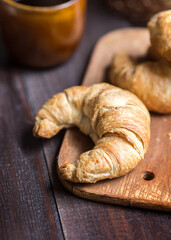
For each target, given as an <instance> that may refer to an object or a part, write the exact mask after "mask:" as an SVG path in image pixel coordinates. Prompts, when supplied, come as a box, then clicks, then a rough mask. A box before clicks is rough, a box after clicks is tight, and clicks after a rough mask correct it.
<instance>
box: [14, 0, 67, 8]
mask: <svg viewBox="0 0 171 240" xmlns="http://www.w3.org/2000/svg"><path fill="white" fill-rule="evenodd" d="M14 1H15V2H18V3H22V4H25V5H29V6H35V7H49V6H55V5H59V4H62V3H66V2H69V1H66V0H14Z"/></svg>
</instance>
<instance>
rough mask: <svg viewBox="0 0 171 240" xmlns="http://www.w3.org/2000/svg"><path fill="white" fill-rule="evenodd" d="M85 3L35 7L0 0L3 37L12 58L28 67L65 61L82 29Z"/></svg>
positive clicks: (76, 1) (81, 0) (79, 0)
mask: <svg viewBox="0 0 171 240" xmlns="http://www.w3.org/2000/svg"><path fill="white" fill-rule="evenodd" d="M85 11H86V0H70V1H68V2H66V3H63V4H60V5H55V6H49V7H34V6H28V5H24V4H20V3H17V2H16V1H13V0H0V23H1V30H2V36H3V39H4V42H5V45H6V47H7V49H8V51H9V53H10V55H11V57H12V58H13V59H14V60H15V61H17V62H18V63H20V64H22V65H26V66H30V67H49V66H54V65H56V64H58V63H61V62H63V61H65V60H66V59H68V58H69V57H70V56H71V54H72V53H73V52H74V50H75V48H76V47H77V45H78V43H79V41H80V39H81V36H82V33H83V28H84V22H85Z"/></svg>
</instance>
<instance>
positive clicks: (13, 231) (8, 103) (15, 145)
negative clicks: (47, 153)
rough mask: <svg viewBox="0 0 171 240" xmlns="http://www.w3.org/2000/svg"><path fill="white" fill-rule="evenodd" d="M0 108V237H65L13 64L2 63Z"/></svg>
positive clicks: (22, 86)
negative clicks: (4, 66) (3, 64)
mask: <svg viewBox="0 0 171 240" xmlns="http://www.w3.org/2000/svg"><path fill="white" fill-rule="evenodd" d="M0 109H1V111H0V129H1V134H0V142H1V144H0V153H1V154H0V238H1V239H33V238H34V239H49V238H53V239H63V233H62V230H61V224H60V220H59V217H58V213H57V209H56V205H55V201H54V197H53V194H52V189H51V183H50V181H49V177H48V172H47V169H46V163H45V160H44V156H43V152H42V150H41V145H40V142H39V141H38V140H36V139H34V138H33V136H32V133H31V129H32V121H33V118H32V113H31V109H30V107H29V105H28V101H27V99H26V97H25V89H24V85H23V81H22V79H21V75H20V74H19V73H18V71H16V70H14V69H10V68H8V71H7V69H6V71H4V69H2V68H0ZM42 235H43V237H42Z"/></svg>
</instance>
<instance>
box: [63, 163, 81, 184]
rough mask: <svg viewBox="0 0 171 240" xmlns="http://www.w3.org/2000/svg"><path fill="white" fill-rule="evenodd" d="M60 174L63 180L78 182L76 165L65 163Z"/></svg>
mask: <svg viewBox="0 0 171 240" xmlns="http://www.w3.org/2000/svg"><path fill="white" fill-rule="evenodd" d="M59 172H60V175H61V177H62V178H63V179H65V180H68V181H72V182H77V179H76V166H75V164H71V163H65V164H63V165H62V166H61V167H60V168H59Z"/></svg>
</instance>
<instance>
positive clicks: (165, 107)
mask: <svg viewBox="0 0 171 240" xmlns="http://www.w3.org/2000/svg"><path fill="white" fill-rule="evenodd" d="M109 81H110V83H112V84H114V85H115V86H118V87H121V88H123V89H127V90H129V91H131V92H133V93H134V94H135V95H136V96H137V97H139V98H140V99H141V100H142V101H143V103H144V104H145V105H146V107H147V108H148V110H150V111H154V112H158V113H171V64H170V63H169V62H166V61H165V60H162V59H161V61H154V62H144V63H141V64H138V63H137V62H136V61H135V60H134V59H133V58H132V57H130V56H129V55H128V54H127V53H124V52H120V53H117V54H115V56H114V59H113V62H112V66H111V69H110V72H109Z"/></svg>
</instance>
